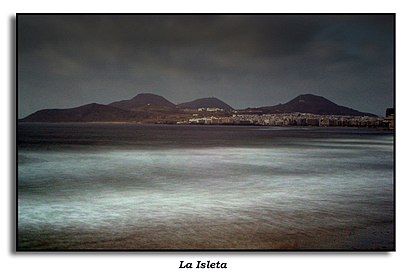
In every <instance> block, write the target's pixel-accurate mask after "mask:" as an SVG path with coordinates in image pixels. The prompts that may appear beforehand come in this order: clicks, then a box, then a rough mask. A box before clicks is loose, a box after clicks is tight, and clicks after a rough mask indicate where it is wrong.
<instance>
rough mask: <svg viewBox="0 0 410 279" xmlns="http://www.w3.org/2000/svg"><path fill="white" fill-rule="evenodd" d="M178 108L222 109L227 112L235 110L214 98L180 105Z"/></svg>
mask: <svg viewBox="0 0 410 279" xmlns="http://www.w3.org/2000/svg"><path fill="white" fill-rule="evenodd" d="M178 107H179V108H189V109H199V108H221V109H224V110H226V111H230V110H233V108H232V107H231V106H230V105H228V104H227V103H225V102H223V101H221V100H219V99H218V98H214V97H211V98H202V99H196V100H194V101H191V102H187V103H182V104H179V105H178Z"/></svg>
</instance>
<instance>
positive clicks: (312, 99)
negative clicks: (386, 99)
mask: <svg viewBox="0 0 410 279" xmlns="http://www.w3.org/2000/svg"><path fill="white" fill-rule="evenodd" d="M257 109H260V110H262V111H263V112H264V113H292V112H293V113H295V112H300V113H312V114H319V115H349V116H376V115H375V114H372V113H368V112H361V111H358V110H355V109H352V108H349V107H345V106H340V105H338V104H336V103H334V102H332V101H330V100H328V99H326V98H325V97H322V96H318V95H314V94H301V95H299V96H297V97H295V98H293V99H292V100H290V101H289V102H287V103H285V104H278V105H275V106H266V107H259V108H257Z"/></svg>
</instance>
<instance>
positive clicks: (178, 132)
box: [18, 124, 394, 249]
mask: <svg viewBox="0 0 410 279" xmlns="http://www.w3.org/2000/svg"><path fill="white" fill-rule="evenodd" d="M18 133H19V136H18V138H19V143H18V240H19V243H18V245H19V248H20V249H88V248H91V249H93V248H105V249H157V248H171V249H173V248H179V249H195V248H198V249H213V248H224V249H229V248H245V249H315V248H321V249H355V248H358V249H392V247H393V236H392V233H393V225H392V224H393V219H394V208H393V135H392V134H390V133H387V132H380V131H371V130H357V129H317V128H316V129H314V128H312V129H303V130H302V129H297V128H295V129H289V128H287V129H280V128H270V127H269V128H268V129H267V128H266V127H197V126H139V125H108V124H106V125H103V124H58V125H57V124H19V131H18Z"/></svg>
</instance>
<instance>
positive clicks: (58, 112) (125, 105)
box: [19, 93, 376, 123]
mask: <svg viewBox="0 0 410 279" xmlns="http://www.w3.org/2000/svg"><path fill="white" fill-rule="evenodd" d="M198 108H222V109H224V110H225V113H228V112H231V111H234V109H233V108H232V107H231V106H230V105H228V104H227V103H225V102H223V101H221V100H220V99H218V98H215V97H208V98H200V99H195V100H193V101H190V102H185V103H180V104H178V105H175V104H174V103H172V102H170V101H168V100H167V99H165V98H164V97H162V96H160V95H156V94H153V93H140V94H138V95H136V96H135V97H133V98H132V99H129V100H122V101H118V102H112V103H110V104H108V105H102V104H97V103H91V104H86V105H83V106H79V107H74V108H68V109H43V110H39V111H36V112H34V113H32V114H30V115H29V116H27V117H25V118H22V119H20V120H19V121H22V122H143V121H147V120H148V119H149V120H150V121H159V122H160V123H166V121H167V120H166V119H167V118H168V119H174V120H175V119H182V118H184V117H189V116H192V112H189V111H186V109H192V110H197V109H198ZM239 111H248V112H250V111H258V112H259V113H264V114H275V113H276V114H280V113H312V114H319V115H349V116H376V115H374V114H371V113H367V112H360V111H358V110H355V109H352V108H348V107H345V106H339V105H337V104H336V103H334V102H332V101H330V100H328V99H326V98H324V97H322V96H317V95H313V94H302V95H299V96H297V97H295V98H293V99H292V100H290V101H289V102H287V103H285V104H278V105H274V106H264V107H258V108H254V109H245V110H239ZM174 120H173V121H174ZM177 121H178V120H177Z"/></svg>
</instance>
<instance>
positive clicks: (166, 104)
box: [109, 93, 175, 111]
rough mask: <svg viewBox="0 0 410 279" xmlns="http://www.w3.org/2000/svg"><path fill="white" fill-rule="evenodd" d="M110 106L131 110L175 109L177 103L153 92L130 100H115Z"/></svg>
mask: <svg viewBox="0 0 410 279" xmlns="http://www.w3.org/2000/svg"><path fill="white" fill-rule="evenodd" d="M109 106H111V107H116V108H120V109H123V110H131V111H140V110H143V109H144V108H152V109H165V110H168V109H175V104H173V103H171V102H170V101H168V100H167V99H165V98H164V97H162V96H159V95H156V94H152V93H141V94H138V95H137V96H135V97H134V98H132V99H130V100H123V101H118V102H113V103H111V104H109Z"/></svg>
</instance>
